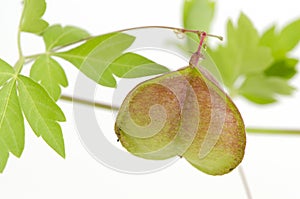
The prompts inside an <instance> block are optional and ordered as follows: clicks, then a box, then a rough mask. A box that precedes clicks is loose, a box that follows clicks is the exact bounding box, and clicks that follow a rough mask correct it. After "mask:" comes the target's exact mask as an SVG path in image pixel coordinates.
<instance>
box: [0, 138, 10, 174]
mask: <svg viewBox="0 0 300 199" xmlns="http://www.w3.org/2000/svg"><path fill="white" fill-rule="evenodd" d="M8 157H9V153H8V150H7V147H6V145H5V144H4V142H3V141H2V139H1V138H0V173H2V172H3V170H4V169H5V166H6V163H7V160H8Z"/></svg>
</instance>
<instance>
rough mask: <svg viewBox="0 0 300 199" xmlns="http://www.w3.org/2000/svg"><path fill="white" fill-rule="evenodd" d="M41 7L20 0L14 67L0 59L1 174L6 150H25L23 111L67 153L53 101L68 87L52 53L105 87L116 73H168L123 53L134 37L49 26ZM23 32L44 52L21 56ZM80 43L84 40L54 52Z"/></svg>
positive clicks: (41, 2) (39, 1) (39, 2)
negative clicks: (27, 68)
mask: <svg viewBox="0 0 300 199" xmlns="http://www.w3.org/2000/svg"><path fill="white" fill-rule="evenodd" d="M45 10H46V2H45V0H24V9H23V13H22V17H21V19H20V26H19V32H18V49H19V55H20V57H19V61H18V62H17V64H16V65H15V66H14V68H13V67H11V66H10V65H9V64H7V63H6V62H5V61H3V60H1V59H0V172H2V171H3V170H4V168H5V165H6V163H7V159H8V157H9V153H12V154H13V155H15V156H16V157H20V156H21V154H22V152H23V149H24V140H25V130H24V118H23V114H24V115H25V118H26V120H27V121H28V123H29V125H30V126H31V128H32V130H33V131H34V133H35V134H36V135H37V136H41V137H42V138H43V139H44V140H45V141H46V143H47V144H48V145H49V146H50V147H51V148H53V149H54V150H55V151H56V152H57V153H58V154H59V155H60V156H62V157H65V146H64V139H63V134H62V130H61V127H60V125H59V123H58V122H63V121H65V120H66V118H65V116H64V114H63V112H62V110H61V109H60V107H59V106H58V105H57V104H56V102H55V101H57V100H58V99H59V98H60V96H61V87H67V86H68V80H67V76H66V74H65V71H64V69H63V68H62V66H61V65H60V63H59V62H57V61H56V60H55V59H54V57H53V56H58V57H61V58H64V59H66V60H68V61H69V62H71V63H72V64H73V65H75V66H76V67H77V68H78V69H79V70H80V71H81V72H83V73H84V74H85V75H87V76H88V77H89V78H91V79H92V80H94V81H95V82H97V83H99V84H101V85H103V86H108V87H116V80H115V77H114V75H116V76H118V77H125V78H135V77H143V76H147V75H155V74H160V73H163V72H166V71H168V69H167V68H166V67H164V66H162V65H159V64H156V63H155V62H153V61H151V60H149V59H147V58H145V57H143V56H141V55H138V54H135V53H129V52H126V53H124V51H125V50H126V49H128V48H129V47H130V46H131V45H132V43H133V42H134V41H135V37H133V36H131V35H128V34H124V33H121V32H115V33H111V34H106V35H100V36H96V37H92V36H90V35H89V33H88V32H87V31H85V30H83V29H81V28H78V27H74V26H65V27H62V26H61V25H59V24H56V25H51V26H48V22H46V21H45V20H43V19H42V17H43V14H44V12H45ZM21 32H29V33H33V34H35V35H38V36H41V37H42V38H43V40H44V43H45V52H44V53H40V54H38V55H33V56H28V57H24V56H23V53H22V48H21V37H20V35H21ZM78 42H83V44H81V45H79V46H78V47H75V48H73V49H71V50H68V51H65V52H58V50H60V49H62V48H64V47H66V46H70V45H72V44H76V43H78ZM25 61H33V64H32V66H31V69H30V77H26V76H24V75H21V71H22V68H23V65H24V63H25Z"/></svg>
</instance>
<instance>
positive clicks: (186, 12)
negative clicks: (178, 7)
mask: <svg viewBox="0 0 300 199" xmlns="http://www.w3.org/2000/svg"><path fill="white" fill-rule="evenodd" d="M214 11H215V2H214V1H211V0H185V1H184V6H183V26H184V28H186V29H193V30H204V31H207V32H208V31H209V29H210V25H211V21H212V19H213V17H214Z"/></svg>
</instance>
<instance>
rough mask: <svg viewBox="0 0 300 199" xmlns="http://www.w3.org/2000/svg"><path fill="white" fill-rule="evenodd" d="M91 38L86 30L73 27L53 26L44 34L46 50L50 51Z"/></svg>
mask: <svg viewBox="0 0 300 199" xmlns="http://www.w3.org/2000/svg"><path fill="white" fill-rule="evenodd" d="M88 36H89V33H88V32H86V31H85V30H83V29H81V28H77V27H73V26H66V27H62V26H61V25H53V26H50V27H48V28H47V29H46V30H45V32H44V33H43V39H44V42H45V45H46V50H47V51H50V50H52V49H53V48H55V47H60V46H65V45H68V44H72V43H74V42H77V41H80V40H82V39H84V38H86V37H88Z"/></svg>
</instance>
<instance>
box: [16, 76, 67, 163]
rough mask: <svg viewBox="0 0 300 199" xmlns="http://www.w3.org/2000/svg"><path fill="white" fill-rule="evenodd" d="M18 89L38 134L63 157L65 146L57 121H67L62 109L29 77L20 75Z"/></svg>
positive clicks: (26, 115) (23, 107)
mask: <svg viewBox="0 0 300 199" xmlns="http://www.w3.org/2000/svg"><path fill="white" fill-rule="evenodd" d="M18 91H19V98H20V104H21V106H22V109H23V112H24V115H25V117H26V119H27V121H28V123H29V125H30V126H31V128H32V130H33V131H34V132H35V134H36V135H37V136H42V138H43V139H44V140H45V141H46V142H47V143H48V144H49V145H50V146H51V147H52V148H53V149H54V150H55V151H56V152H57V153H58V154H59V155H61V156H62V157H65V147H64V140H63V135H62V132H61V128H60V126H59V124H58V123H57V121H60V122H63V121H65V116H64V114H63V112H62V111H61V109H60V108H59V107H58V106H57V105H56V103H55V102H54V101H53V99H51V98H50V96H49V95H48V93H47V92H46V91H45V90H44V88H43V87H42V86H40V85H39V84H37V83H36V82H34V81H33V80H31V79H30V78H28V77H25V76H22V75H19V77H18Z"/></svg>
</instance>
